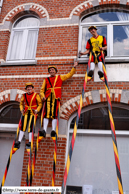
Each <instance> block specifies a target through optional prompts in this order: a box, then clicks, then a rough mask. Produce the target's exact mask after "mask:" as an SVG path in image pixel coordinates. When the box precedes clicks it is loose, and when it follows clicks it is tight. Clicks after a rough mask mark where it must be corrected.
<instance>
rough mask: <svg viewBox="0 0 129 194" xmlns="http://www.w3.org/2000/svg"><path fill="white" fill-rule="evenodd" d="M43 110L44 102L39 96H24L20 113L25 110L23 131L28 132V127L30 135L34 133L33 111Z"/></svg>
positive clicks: (22, 122)
mask: <svg viewBox="0 0 129 194" xmlns="http://www.w3.org/2000/svg"><path fill="white" fill-rule="evenodd" d="M41 108H42V101H41V99H40V96H39V94H37V93H34V92H32V93H31V94H27V93H25V94H23V95H22V98H21V101H20V111H22V110H23V109H24V115H23V117H22V121H21V127H20V130H21V131H26V129H27V127H28V133H29V132H32V127H33V122H34V112H33V110H38V112H39V111H40V109H41Z"/></svg>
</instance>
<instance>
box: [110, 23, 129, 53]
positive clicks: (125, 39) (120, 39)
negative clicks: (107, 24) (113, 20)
mask: <svg viewBox="0 0 129 194" xmlns="http://www.w3.org/2000/svg"><path fill="white" fill-rule="evenodd" d="M113 55H114V56H118V55H119V56H128V55H129V26H113Z"/></svg>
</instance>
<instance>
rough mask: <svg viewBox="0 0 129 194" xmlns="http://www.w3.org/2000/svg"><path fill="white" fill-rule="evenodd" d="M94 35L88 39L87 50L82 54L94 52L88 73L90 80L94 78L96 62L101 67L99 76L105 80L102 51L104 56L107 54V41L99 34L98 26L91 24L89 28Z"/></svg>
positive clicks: (81, 53)
mask: <svg viewBox="0 0 129 194" xmlns="http://www.w3.org/2000/svg"><path fill="white" fill-rule="evenodd" d="M88 30H89V31H90V33H91V34H92V37H91V38H90V39H89V40H88V41H87V45H86V49H87V50H86V51H85V52H80V53H79V54H80V56H81V55H86V54H89V53H90V52H92V58H91V63H90V71H89V73H88V80H90V79H92V77H93V73H94V69H95V64H98V67H99V71H98V74H99V78H100V79H101V80H103V81H104V74H103V65H102V56H101V51H103V53H104V56H106V54H107V42H106V38H105V37H104V36H101V35H98V33H97V28H96V26H90V27H89V28H88Z"/></svg>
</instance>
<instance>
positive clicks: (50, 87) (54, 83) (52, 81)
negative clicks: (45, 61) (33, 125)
mask: <svg viewBox="0 0 129 194" xmlns="http://www.w3.org/2000/svg"><path fill="white" fill-rule="evenodd" d="M77 65H78V62H77V61H75V62H74V66H73V68H72V69H71V71H70V72H69V73H68V74H66V75H56V73H57V68H56V67H55V66H49V67H48V73H49V74H50V77H48V78H46V79H44V81H43V84H42V87H41V90H40V95H41V98H42V100H43V101H44V103H45V111H44V119H43V130H42V131H39V133H40V135H41V136H43V137H46V131H47V126H48V122H49V119H52V131H51V137H55V135H56V123H57V114H58V105H59V101H60V100H61V86H62V83H63V81H65V80H67V79H69V78H71V77H72V76H73V74H74V73H75V72H76V69H75V68H76V66H77Z"/></svg>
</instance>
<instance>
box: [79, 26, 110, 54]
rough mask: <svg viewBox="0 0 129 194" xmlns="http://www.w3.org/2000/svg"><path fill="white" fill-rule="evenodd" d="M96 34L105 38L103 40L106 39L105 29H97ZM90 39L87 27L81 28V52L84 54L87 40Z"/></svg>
mask: <svg viewBox="0 0 129 194" xmlns="http://www.w3.org/2000/svg"><path fill="white" fill-rule="evenodd" d="M97 29H98V30H97V33H98V34H99V35H102V36H105V38H106V39H107V27H106V26H105V27H97ZM91 37H92V35H91V33H90V32H89V30H88V27H83V28H82V47H81V51H82V52H84V51H85V50H86V43H87V41H88V39H90V38H91Z"/></svg>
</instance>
